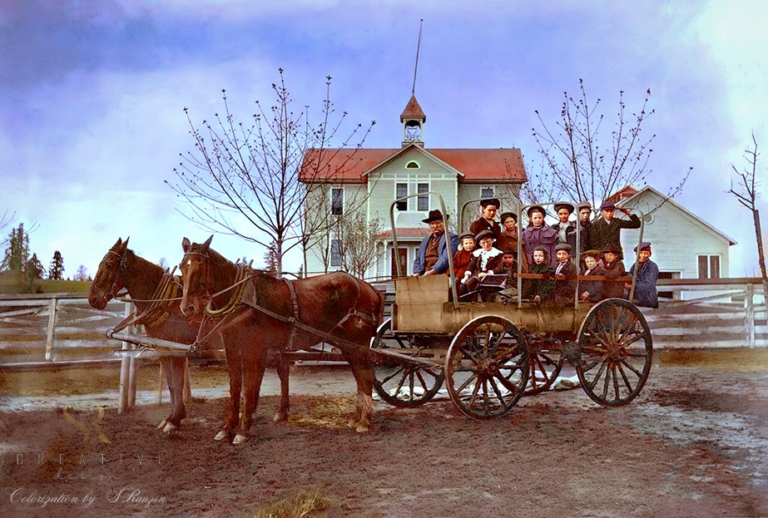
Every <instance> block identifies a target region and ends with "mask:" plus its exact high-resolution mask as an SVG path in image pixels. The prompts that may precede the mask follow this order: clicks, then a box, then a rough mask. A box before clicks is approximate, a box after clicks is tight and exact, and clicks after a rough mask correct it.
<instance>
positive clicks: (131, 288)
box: [120, 248, 164, 305]
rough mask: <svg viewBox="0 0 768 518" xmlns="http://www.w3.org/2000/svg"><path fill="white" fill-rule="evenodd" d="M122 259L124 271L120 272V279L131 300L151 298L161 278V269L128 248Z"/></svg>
mask: <svg viewBox="0 0 768 518" xmlns="http://www.w3.org/2000/svg"><path fill="white" fill-rule="evenodd" d="M124 257H125V264H126V269H125V271H124V272H121V274H120V277H121V279H122V282H123V285H124V286H125V287H126V289H128V292H129V293H130V294H131V298H134V299H138V300H142V299H144V300H147V299H149V298H151V297H152V295H153V294H154V292H155V289H156V288H157V285H158V284H159V283H160V279H162V277H163V273H164V270H163V267H162V266H160V265H157V264H155V263H153V262H151V261H148V260H147V259H144V258H143V257H141V256H139V255H137V254H136V253H135V252H134V251H133V250H131V249H130V248H126V249H125V256H124ZM137 305H138V304H137Z"/></svg>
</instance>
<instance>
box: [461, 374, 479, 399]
mask: <svg viewBox="0 0 768 518" xmlns="http://www.w3.org/2000/svg"><path fill="white" fill-rule="evenodd" d="M477 378H478V376H477V373H474V372H473V373H472V375H471V376H470V377H469V378H467V379H466V381H464V383H462V384H461V385H459V387H458V388H457V389H456V392H457V393H459V394H461V393H462V392H464V390H465V389H466V388H467V387H468V386H469V384H470V383H472V382H473V381H475V380H477Z"/></svg>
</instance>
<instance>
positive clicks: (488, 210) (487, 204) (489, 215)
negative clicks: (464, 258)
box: [469, 198, 501, 245]
mask: <svg viewBox="0 0 768 518" xmlns="http://www.w3.org/2000/svg"><path fill="white" fill-rule="evenodd" d="M480 207H481V208H482V211H483V214H482V216H480V218H478V219H476V220H475V221H473V222H472V224H471V225H470V226H469V231H470V232H472V233H473V234H474V235H478V234H479V233H480V232H482V231H483V230H490V231H491V232H493V235H494V236H495V239H498V237H499V236H500V235H501V226H500V225H499V222H498V221H496V212H497V211H498V210H499V207H501V202H500V201H499V199H498V198H486V199H484V200H480ZM479 244H480V243H478V245H479Z"/></svg>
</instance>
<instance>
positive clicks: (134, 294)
mask: <svg viewBox="0 0 768 518" xmlns="http://www.w3.org/2000/svg"><path fill="white" fill-rule="evenodd" d="M128 239H130V238H128ZM128 239H126V240H125V241H123V240H122V239H120V238H118V240H117V242H116V243H115V244H114V245H113V246H112V248H110V249H109V251H108V252H107V253H106V255H105V256H104V258H103V259H102V260H101V263H99V269H98V271H97V272H96V277H95V278H94V280H93V282H92V283H91V286H90V288H89V290H88V302H89V303H90V305H91V306H93V307H94V308H96V309H104V307H105V306H106V305H107V302H109V301H110V300H111V299H112V298H114V297H115V296H116V295H117V293H118V292H119V291H120V290H121V289H123V288H125V289H126V290H127V291H128V294H129V295H130V297H131V299H132V300H133V301H134V304H135V305H136V309H137V312H138V313H141V312H142V311H144V309H145V308H146V307H147V306H148V305H149V304H150V300H151V299H152V297H153V296H154V294H155V291H156V289H157V286H158V285H159V284H160V282H161V280H162V278H163V274H164V271H163V268H162V267H160V266H158V265H156V264H153V263H151V262H149V261H147V260H146V259H142V258H141V257H139V256H137V255H136V254H134V253H133V251H132V250H130V249H129V248H128ZM179 307H180V302H179V301H174V302H173V303H172V304H171V305H170V306H169V307H168V308H167V312H168V316H167V318H166V317H164V316H163V317H162V318H160V319H158V321H157V324H156V325H152V326H149V325H148V326H145V329H146V332H147V335H148V336H151V337H154V338H161V339H163V340H169V341H171V342H177V343H181V344H193V343H194V342H195V340H196V338H197V336H198V332H199V330H200V326H199V323H200V321H199V319H198V321H197V322H196V323H195V322H192V321H190V320H189V319H188V318H187V317H186V316H185V315H184V314H182V312H181V310H180V308H179ZM203 331H204V332H205V331H206V330H205V329H204V330H203ZM210 336H211V341H210V342H209V343H208V344H206V346H207V347H206V348H210V349H221V348H222V347H223V346H222V345H221V339H222V337H221V335H220V334H219V333H212V334H211V335H210ZM161 362H162V363H163V368H164V371H165V376H166V382H167V384H168V390H169V392H170V394H171V409H170V413H169V414H168V417H166V418H165V419H163V420H162V421H161V422H160V425H159V426H158V429H162V430H163V432H164V433H166V434H172V433H174V432H175V431H176V430H178V428H179V427H180V426H181V420H182V419H183V418H184V417H186V415H187V412H186V407H185V405H184V397H183V391H184V378H185V376H184V374H185V371H186V368H187V359H186V358H184V357H179V356H163V357H162V358H161ZM277 365H278V368H277V371H278V375H279V377H280V386H281V392H282V394H281V398H280V405H279V408H278V411H277V414H275V418H274V420H275V421H283V420H285V419H287V417H288V405H289V401H288V372H289V370H290V363H288V362H284V361H282V359H280V360H279V361H278V363H277Z"/></svg>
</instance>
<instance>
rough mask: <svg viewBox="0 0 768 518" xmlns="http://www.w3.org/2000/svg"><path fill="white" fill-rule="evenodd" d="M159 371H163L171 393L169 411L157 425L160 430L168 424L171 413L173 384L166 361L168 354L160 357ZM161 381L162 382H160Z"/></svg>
mask: <svg viewBox="0 0 768 518" xmlns="http://www.w3.org/2000/svg"><path fill="white" fill-rule="evenodd" d="M160 371H161V372H162V373H163V376H164V377H165V383H166V385H167V386H168V390H169V392H170V393H171V411H170V413H169V414H168V415H167V416H166V417H164V418H163V420H162V421H160V424H159V425H157V429H158V430H162V429H163V428H165V425H166V424H168V420H169V419H170V418H171V416H172V415H173V390H172V389H171V385H172V384H173V381H172V378H171V376H172V374H171V367H170V365H169V362H168V356H161V357H160ZM161 383H162V382H161ZM162 388H163V387H162V385H161V386H160V390H161V391H162Z"/></svg>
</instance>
